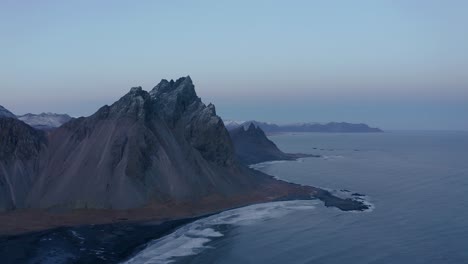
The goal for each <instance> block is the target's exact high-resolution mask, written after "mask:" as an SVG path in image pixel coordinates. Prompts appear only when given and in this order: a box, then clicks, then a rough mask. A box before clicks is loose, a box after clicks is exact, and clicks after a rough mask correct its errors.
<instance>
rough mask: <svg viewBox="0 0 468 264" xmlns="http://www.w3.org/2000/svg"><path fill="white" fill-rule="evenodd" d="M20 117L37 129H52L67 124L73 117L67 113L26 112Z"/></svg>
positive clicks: (19, 117)
mask: <svg viewBox="0 0 468 264" xmlns="http://www.w3.org/2000/svg"><path fill="white" fill-rule="evenodd" d="M18 119H19V120H21V121H23V122H25V123H26V124H28V125H30V126H32V127H34V128H36V129H41V130H50V129H53V128H57V127H59V126H61V125H63V124H65V123H66V122H68V121H70V120H71V119H72V118H71V117H70V116H69V115H67V114H55V113H42V114H25V115H21V116H18Z"/></svg>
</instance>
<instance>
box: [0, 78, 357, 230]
mask: <svg viewBox="0 0 468 264" xmlns="http://www.w3.org/2000/svg"><path fill="white" fill-rule="evenodd" d="M1 119H2V120H1V122H0V125H1V129H2V130H1V133H0V140H1V142H2V149H1V151H0V154H1V156H0V168H1V170H0V198H1V199H2V200H1V202H0V210H1V211H10V212H9V213H6V214H2V215H0V222H1V223H2V225H1V226H2V228H0V232H3V233H5V232H13V233H14V232H25V231H30V230H38V229H44V228H49V227H53V226H60V225H76V224H86V223H106V222H112V221H120V220H154V219H160V220H161V219H171V218H177V217H188V216H194V215H200V214H205V213H212V212H216V211H219V210H223V209H227V208H232V207H236V206H242V205H246V204H251V203H257V202H265V201H272V200H278V199H291V198H298V197H299V198H310V197H311V196H315V197H317V198H320V199H322V200H324V201H325V203H326V205H334V206H337V207H339V208H341V209H343V210H363V209H366V206H365V205H364V204H362V203H359V202H357V201H352V200H343V199H339V198H336V197H333V196H331V195H330V194H329V193H328V192H326V191H323V190H321V189H318V188H314V187H308V186H300V185H296V184H292V183H286V182H283V181H279V180H275V179H273V177H271V176H269V175H266V174H263V173H261V172H258V171H254V170H251V169H249V168H247V167H246V166H245V165H243V164H242V163H241V162H239V161H238V159H237V157H236V155H235V151H234V147H233V143H232V141H231V139H230V136H229V133H228V131H227V130H226V128H225V127H224V124H223V121H222V120H221V118H220V117H219V116H217V115H216V110H215V107H214V106H213V105H212V104H210V105H208V106H206V105H205V104H204V103H202V101H201V99H200V98H199V97H198V96H197V95H196V92H195V89H194V85H193V83H192V80H191V79H190V77H184V78H180V79H178V80H177V81H173V80H171V81H167V80H162V81H161V82H160V83H159V84H158V85H157V86H156V87H154V89H152V90H151V91H150V92H146V91H144V90H143V89H142V88H141V87H134V88H132V89H131V90H130V92H129V93H127V94H126V95H125V96H123V97H122V98H120V100H118V101H117V102H115V103H113V104H112V105H110V106H108V105H105V106H103V107H101V108H100V109H99V110H98V111H97V112H96V113H95V114H93V115H91V116H89V117H81V118H76V119H72V120H70V121H69V122H67V123H65V124H64V125H62V126H61V127H59V128H57V129H54V130H52V131H50V132H49V133H47V134H45V133H43V132H41V131H39V130H35V129H33V128H32V127H30V126H28V125H27V124H25V123H23V122H22V121H20V120H17V119H13V118H8V117H6V118H1ZM57 212H60V213H57ZM13 219H15V221H13ZM51 219H53V221H52V220H51Z"/></svg>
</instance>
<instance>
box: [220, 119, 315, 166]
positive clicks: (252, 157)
mask: <svg viewBox="0 0 468 264" xmlns="http://www.w3.org/2000/svg"><path fill="white" fill-rule="evenodd" d="M229 134H230V135H231V139H232V142H233V143H234V148H235V152H236V155H237V157H238V158H239V160H240V161H241V162H242V163H244V164H247V165H250V164H255V163H260V162H265V161H274V160H295V159H298V158H303V157H320V156H319V155H311V154H301V153H294V154H293V153H284V152H283V151H281V150H280V149H279V148H278V147H277V146H276V144H275V143H273V141H271V140H269V139H268V138H267V136H266V135H265V132H263V130H262V129H261V128H260V127H259V126H257V125H255V124H254V123H250V125H249V124H246V126H240V127H237V128H234V129H231V130H229Z"/></svg>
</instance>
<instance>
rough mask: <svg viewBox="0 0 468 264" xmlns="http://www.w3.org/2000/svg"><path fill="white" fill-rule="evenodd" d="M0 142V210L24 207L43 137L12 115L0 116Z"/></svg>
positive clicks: (44, 139)
mask: <svg viewBox="0 0 468 264" xmlns="http://www.w3.org/2000/svg"><path fill="white" fill-rule="evenodd" d="M0 144H1V146H0V211H4V210H10V209H15V208H21V207H24V206H25V200H26V197H27V195H28V194H29V191H30V190H31V188H32V185H33V181H34V179H35V177H36V175H37V173H38V171H39V165H40V156H39V154H40V153H41V151H43V150H44V149H45V146H46V138H45V136H44V134H43V133H42V132H41V131H37V130H35V129H33V128H31V127H30V126H28V125H27V124H25V123H23V122H21V121H19V120H17V119H16V118H11V117H0Z"/></svg>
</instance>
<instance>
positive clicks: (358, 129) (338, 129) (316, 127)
mask: <svg viewBox="0 0 468 264" xmlns="http://www.w3.org/2000/svg"><path fill="white" fill-rule="evenodd" d="M226 123H227V124H228V126H226V128H228V129H229V130H230V129H234V128H236V127H240V126H244V127H246V126H248V125H249V124H251V123H253V124H255V125H256V126H259V127H260V128H261V129H262V130H263V131H265V132H266V133H283V132H324V133H367V132H383V131H382V130H381V129H379V128H373V127H369V126H368V125H366V124H352V123H346V122H329V123H324V124H321V123H294V124H284V125H277V124H273V123H266V122H259V121H255V120H252V121H246V122H233V121H226Z"/></svg>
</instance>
